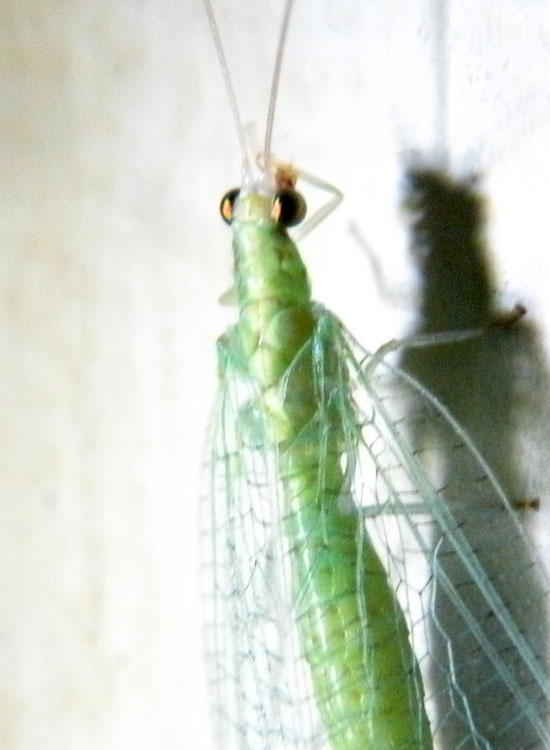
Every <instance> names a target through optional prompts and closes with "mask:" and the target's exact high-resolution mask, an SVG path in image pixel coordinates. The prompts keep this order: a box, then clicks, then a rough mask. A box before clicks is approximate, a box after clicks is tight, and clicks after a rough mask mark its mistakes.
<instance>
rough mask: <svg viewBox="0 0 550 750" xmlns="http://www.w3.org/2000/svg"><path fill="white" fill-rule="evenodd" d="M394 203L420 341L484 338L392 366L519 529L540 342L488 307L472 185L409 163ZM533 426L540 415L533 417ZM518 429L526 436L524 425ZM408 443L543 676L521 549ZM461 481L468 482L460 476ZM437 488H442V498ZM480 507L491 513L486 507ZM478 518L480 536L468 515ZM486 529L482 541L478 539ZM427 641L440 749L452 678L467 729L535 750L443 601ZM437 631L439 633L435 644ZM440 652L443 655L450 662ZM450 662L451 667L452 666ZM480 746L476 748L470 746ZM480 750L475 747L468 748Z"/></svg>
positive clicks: (533, 584) (457, 463)
mask: <svg viewBox="0 0 550 750" xmlns="http://www.w3.org/2000/svg"><path fill="white" fill-rule="evenodd" d="M404 205H405V207H406V209H408V211H409V212H411V225H410V248H411V252H412V254H413V257H414V260H415V263H416V267H417V270H418V274H419V277H420V305H419V310H418V319H417V323H416V328H415V330H414V331H413V333H412V336H413V338H414V336H415V335H418V334H426V333H431V332H436V331H438V332H441V331H456V330H462V331H465V330H470V329H483V330H484V331H485V332H484V333H483V335H481V336H478V337H475V338H472V339H470V340H466V341H461V342H458V343H456V342H455V343H449V344H445V345H441V346H433V347H422V348H410V349H404V350H402V353H401V357H400V367H401V368H402V369H404V370H406V371H407V372H408V373H410V374H411V375H413V376H414V377H415V378H416V379H417V380H418V381H419V382H420V383H422V385H423V386H424V387H426V388H427V389H428V390H429V391H430V392H431V393H432V394H434V395H435V396H436V397H437V398H438V399H439V400H440V401H441V402H442V403H443V404H444V405H445V407H446V408H447V409H448V410H449V411H450V412H451V413H452V414H453V416H454V417H455V418H456V419H457V420H458V421H459V422H460V423H461V424H462V426H463V427H464V428H465V429H466V430H467V432H468V433H469V435H470V436H471V438H472V440H473V442H474V443H475V444H476V445H477V447H478V448H479V450H480V451H481V453H482V455H483V456H484V458H485V459H486V461H487V463H488V465H489V466H490V467H491V468H492V469H493V471H494V473H495V475H496V477H497V479H498V480H499V482H500V483H501V485H502V487H503V489H504V490H505V492H506V494H507V496H508V497H509V498H510V500H511V503H512V506H513V507H514V508H515V513H516V514H517V516H518V517H519V519H520V521H521V522H522V523H523V524H525V525H527V526H529V525H531V524H533V523H534V522H535V519H536V516H537V513H536V499H534V498H528V497H526V474H525V466H523V465H522V461H523V462H525V457H524V453H525V451H524V450H522V439H523V437H524V435H523V436H522V435H521V434H518V424H519V425H520V426H522V427H523V429H524V430H525V429H526V427H525V424H526V422H527V420H530V423H531V424H532V423H533V415H536V414H538V415H540V414H541V413H544V412H546V418H547V417H548V407H547V406H546V405H545V404H541V403H537V399H538V398H541V396H539V395H538V394H543V395H542V398H544V399H545V401H546V397H545V395H544V394H547V393H548V392H549V385H550V383H549V377H548V373H547V372H546V371H545V368H544V366H543V365H541V364H540V362H541V361H542V359H541V356H540V347H539V344H538V335H537V331H536V329H535V326H534V324H533V323H532V322H531V321H530V320H529V316H528V315H527V316H525V317H522V318H521V319H515V318H516V317H518V316H516V315H514V314H507V313H502V312H501V311H499V310H498V309H497V306H496V304H495V300H494V294H493V289H494V286H495V285H494V282H493V278H492V273H491V269H490V266H489V262H488V259H487V247H486V242H485V237H484V232H485V223H486V217H485V203H484V199H483V197H482V195H481V194H480V191H479V189H478V178H476V177H470V178H467V179H456V178H454V177H453V176H451V175H450V174H449V173H448V172H446V171H445V170H443V169H438V168H432V167H428V166H423V165H419V164H414V165H412V166H409V168H408V170H407V172H406V180H405V198H404ZM539 419H540V416H539ZM527 429H529V428H528V427H527ZM412 432H413V434H412V435H411V439H412V441H413V445H414V448H415V450H416V451H418V453H419V454H422V453H423V452H425V451H426V449H427V448H429V446H431V445H433V444H434V443H436V444H437V452H438V457H439V464H440V469H439V471H440V486H441V487H442V488H444V489H443V491H442V492H441V496H442V498H443V499H444V501H445V502H446V503H448V504H452V506H453V514H454V515H455V517H456V518H458V521H459V526H460V527H461V528H462V530H463V531H464V533H465V534H466V535H467V537H468V542H469V544H470V545H471V547H472V548H473V549H474V550H476V552H477V554H478V558H479V560H480V562H481V563H482V565H483V567H484V569H485V571H486V573H487V575H488V577H489V579H490V581H491V582H492V583H493V585H494V586H495V588H496V589H497V591H498V594H499V595H500V597H501V599H502V601H503V602H504V604H505V606H506V607H507V608H508V609H509V611H510V612H511V613H512V616H513V618H514V621H515V623H516V624H517V627H518V629H519V631H520V632H521V633H522V634H523V636H524V637H525V639H526V641H527V643H528V644H529V646H530V647H531V649H532V652H533V654H534V655H535V659H536V661H538V663H539V664H540V665H541V666H542V667H543V669H544V671H546V672H548V655H547V643H548V635H549V625H548V621H547V617H548V610H547V607H548V591H547V585H546V584H545V583H544V581H542V580H541V578H540V576H539V572H538V570H537V569H535V568H534V567H533V566H532V565H531V566H530V564H529V561H528V560H527V553H528V550H527V549H526V545H525V543H524V539H523V538H522V537H519V536H518V533H517V530H516V529H515V526H514V523H513V519H512V518H510V515H509V514H508V513H505V512H504V509H503V508H501V509H499V507H498V503H495V501H494V498H491V500H490V501H488V500H487V498H486V497H484V489H483V487H484V485H483V481H482V479H483V478H482V477H480V481H479V483H478V484H479V486H476V487H472V486H471V483H470V484H468V485H466V484H464V483H463V482H462V483H461V477H463V476H464V473H465V472H464V468H465V465H464V461H467V460H468V458H467V456H465V455H463V454H465V453H467V452H466V451H463V452H461V456H460V459H459V460H456V459H457V452H458V451H457V446H456V444H455V442H453V439H452V438H451V437H450V436H449V435H448V434H444V433H443V431H439V430H438V427H437V425H434V423H422V422H419V423H418V424H417V425H416V426H415V427H414V428H413V431H412ZM466 473H467V472H466ZM445 488H449V489H448V491H447V490H446V489H445ZM489 505H491V506H495V507H488V506H489ZM477 516H479V517H482V516H484V517H485V519H486V521H487V517H488V516H489V517H490V522H489V523H487V522H484V523H483V524H481V527H482V529H483V532H481V531H480V530H479V529H478V528H477V526H476V523H475V519H476V517H477ZM488 528H489V529H490V530H491V537H492V538H491V539H487V538H484V537H485V536H487V529H488ZM437 557H438V564H439V565H440V566H442V568H443V570H444V573H445V574H446V575H447V576H449V578H450V579H451V581H452V583H453V585H454V586H455V587H457V588H458V589H459V590H461V591H462V594H463V597H464V599H465V600H466V602H467V604H468V608H469V610H470V613H471V615H472V616H473V618H474V619H475V621H476V622H477V623H478V624H479V625H480V626H481V627H482V629H483V632H484V633H485V634H486V635H487V636H488V638H489V639H490V642H491V643H492V644H493V645H494V646H495V648H496V650H497V652H498V655H499V657H500V663H501V665H502V666H503V668H504V669H508V670H510V672H511V673H512V674H513V675H514V677H515V679H516V680H517V682H518V684H520V685H521V686H522V688H523V689H524V690H525V693H526V695H527V696H528V698H529V701H530V702H532V704H533V705H535V706H536V711H537V714H538V715H539V716H540V717H541V720H542V721H544V722H546V723H547V722H548V707H547V703H546V701H545V700H544V699H543V696H542V694H541V691H540V688H539V687H538V686H537V685H535V684H534V683H532V682H530V679H531V678H530V677H527V676H526V675H527V673H528V670H522V664H523V656H522V655H520V654H518V653H517V652H515V650H514V649H513V648H510V645H509V641H508V640H507V638H506V637H505V634H503V633H502V632H501V629H500V626H499V625H498V624H496V622H495V620H496V618H495V617H494V616H493V615H494V613H493V612H492V611H490V610H489V609H488V608H487V604H486V603H484V599H483V597H482V596H480V595H479V591H478V590H476V586H475V585H472V583H471V582H468V581H467V580H464V568H463V567H462V566H461V565H460V564H459V563H458V562H457V560H456V556H455V555H453V553H452V552H451V548H450V547H446V544H445V540H444V541H443V543H442V544H441V545H440V548H439V549H438V550H437ZM432 607H433V612H432V618H431V622H432V623H433V626H432V631H433V632H432V633H431V635H430V640H431V644H430V652H431V657H432V658H431V660H430V664H432V665H433V666H432V667H431V673H430V677H429V679H430V681H431V683H432V690H433V694H434V696H435V704H436V706H437V715H438V717H440V718H441V726H440V730H439V738H440V745H441V747H444V748H447V747H458V746H459V745H460V747H465V746H464V745H462V744H460V740H461V737H462V736H463V735H462V733H461V729H460V727H459V726H457V725H455V724H454V722H453V721H452V719H451V720H443V718H442V717H448V716H450V715H451V714H452V710H451V708H452V707H451V706H450V699H449V697H448V696H449V695H450V692H449V691H448V690H446V684H447V683H448V681H449V679H451V680H453V681H454V680H457V682H459V683H460V687H461V690H462V691H463V692H464V694H465V696H466V699H467V702H468V704H469V706H470V708H471V710H472V712H473V713H474V714H475V717H474V723H475V724H476V726H477V727H479V728H480V730H481V734H482V735H483V736H484V737H486V738H487V739H488V741H489V742H490V747H494V748H498V750H508V749H510V750H512V748H515V749H517V748H519V747H521V748H539V747H541V745H540V735H539V734H537V732H536V730H535V729H533V727H532V724H531V722H530V721H529V720H528V719H527V718H526V717H525V715H522V714H521V712H519V713H518V712H517V709H516V713H515V714H514V709H512V708H511V707H512V704H513V696H511V690H510V687H509V685H507V684H506V681H505V680H504V679H502V678H501V675H500V674H498V670H497V669H495V664H494V663H493V662H491V660H490V659H488V658H487V657H486V655H485V654H484V651H483V648H482V647H481V646H480V644H479V643H478V642H476V639H475V638H474V637H473V636H472V635H471V633H468V632H466V630H467V629H466V628H465V627H464V621H463V620H461V618H460V617H457V616H456V610H453V607H452V606H450V603H449V600H448V599H447V598H446V595H445V594H444V593H442V592H439V594H438V595H437V596H436V597H435V598H434V602H433V604H432ZM441 633H445V636H444V637H443V636H442V635H441ZM449 643H450V644H452V653H453V656H452V658H451V659H450V657H449V649H448V646H449ZM451 661H452V663H451ZM479 746H480V747H481V746H483V747H485V745H484V744H482V745H479ZM467 747H468V748H470V747H478V745H477V744H476V745H470V744H468V745H467Z"/></svg>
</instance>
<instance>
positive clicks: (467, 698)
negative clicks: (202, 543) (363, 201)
mask: <svg viewBox="0 0 550 750" xmlns="http://www.w3.org/2000/svg"><path fill="white" fill-rule="evenodd" d="M319 321H320V325H321V324H322V325H325V326H328V328H329V329H330V331H331V335H332V336H333V337H334V342H335V350H336V352H337V354H338V356H339V357H340V359H341V361H342V365H343V371H345V372H346V373H349V377H348V376H346V377H342V378H341V379H338V381H337V382H334V383H333V384H332V385H331V388H333V389H334V402H333V403H338V399H339V398H340V396H339V393H338V392H339V391H341V390H346V389H348V390H347V395H349V389H351V400H352V402H353V406H354V408H353V409H352V410H350V409H348V406H347V404H348V397H347V395H346V397H345V398H340V403H341V408H342V415H341V419H342V422H343V423H344V424H345V425H346V427H347V430H346V432H347V433H348V434H349V435H350V446H349V448H348V450H347V451H346V452H345V456H344V457H343V459H342V460H343V461H345V463H346V470H347V473H348V476H349V487H348V489H349V492H347V493H346V497H341V498H339V502H340V503H343V504H346V503H348V504H349V508H350V512H355V511H357V510H358V509H360V512H362V513H363V514H364V516H365V528H366V534H367V537H368V539H369V540H370V541H371V542H372V544H373V545H374V546H375V548H376V550H377V552H378V556H379V557H380V559H381V560H382V562H383V564H384V567H385V569H386V571H387V575H388V576H389V579H390V581H391V582H392V585H393V588H394V590H395V592H396V596H397V599H398V601H399V604H400V606H401V609H402V611H403V612H404V613H405V617H406V620H407V626H408V631H409V638H410V641H411V643H412V645H413V648H414V652H415V654H416V658H417V661H418V663H419V665H420V668H421V671H422V678H423V683H424V692H425V704H426V711H427V713H428V716H429V719H430V726H431V731H432V735H433V741H434V747H437V748H441V750H448V749H449V748H453V749H455V748H456V749H458V748H461V749H464V750H466V749H467V750H470V749H471V748H472V749H473V748H493V750H502V749H503V748H508V747H510V748H512V747H514V748H519V747H521V748H545V747H548V746H550V735H549V733H548V727H547V719H548V703H549V700H548V698H549V696H548V692H549V690H550V681H549V680H548V676H547V674H548V670H547V654H546V642H547V637H546V636H547V623H546V617H547V605H548V585H547V583H546V581H545V579H544V577H543V575H542V572H541V568H540V566H539V565H538V563H537V562H536V560H534V559H533V556H532V555H531V552H530V546H529V542H528V540H527V538H526V536H525V534H524V532H523V530H522V527H521V525H520V523H519V522H518V518H517V515H518V513H517V511H515V510H514V509H513V508H512V507H511V505H510V503H509V501H508V500H507V498H506V496H505V495H504V493H503V492H502V490H501V489H500V487H499V485H498V483H497V481H496V479H495V478H494V477H493V475H492V474H491V471H490V469H489V467H488V466H486V465H485V463H484V462H483V459H482V458H481V456H479V454H478V453H477V451H476V449H475V447H474V446H473V445H472V444H471V441H470V440H469V438H468V436H467V434H466V433H465V432H464V431H463V430H461V428H460V427H459V426H458V425H457V424H456V423H455V422H454V421H453V419H452V417H451V416H450V415H449V414H448V413H447V412H446V410H445V409H444V408H443V407H442V406H441V404H439V402H438V401H437V400H436V399H434V398H433V397H431V396H430V394H429V393H427V392H426V391H425V390H424V389H423V388H422V387H421V386H419V384H418V383H416V382H415V381H414V380H412V379H411V378H410V377H408V376H407V375H406V374H404V373H402V372H400V371H399V370H397V369H396V368H392V367H390V366H389V365H387V364H386V363H385V362H384V361H381V360H377V359H376V357H374V358H369V357H368V356H367V355H365V353H364V352H363V351H362V350H361V349H360V347H359V346H358V345H357V344H356V342H355V341H353V339H352V338H351V336H349V334H347V332H346V331H345V330H344V329H343V327H342V326H341V324H340V323H339V322H338V321H337V320H336V319H335V318H334V317H333V316H332V315H330V313H328V312H326V311H324V310H322V309H320V310H319ZM222 369H223V377H222V388H221V392H220V398H219V401H218V404H217V407H216V415H215V420H214V430H213V435H212V443H211V445H212V451H211V458H210V461H209V465H208V476H209V487H208V495H209V501H208V503H205V510H206V511H207V513H208V515H209V519H208V520H207V523H206V526H205V536H206V543H207V546H209V548H210V554H209V556H208V560H207V563H206V567H207V568H208V570H207V571H206V579H207V581H208V583H209V590H208V591H207V604H208V631H209V639H208V641H209V658H210V661H211V667H212V674H213V694H214V696H215V698H214V702H215V714H216V730H217V736H218V746H220V747H223V748H224V749H225V748H229V749H230V750H232V749H233V748H243V749H246V750H249V749H250V750H252V749H254V750H256V748H261V749H262V750H264V749H265V750H267V749H268V748H269V749H270V750H271V749H272V748H289V749H290V748H292V749H298V748H299V749H300V750H323V749H326V750H329V748H332V747H333V745H332V744H331V741H332V742H334V738H333V739H332V740H331V739H330V737H329V736H328V735H329V734H330V732H327V731H326V730H325V729H323V727H322V722H321V721H320V718H319V715H318V712H317V708H316V706H315V701H314V699H313V695H312V686H311V681H310V676H309V668H308V665H307V664H306V662H305V660H304V658H303V657H302V646H301V642H300V638H299V636H298V633H297V629H296V627H295V619H296V610H297V603H296V596H295V594H293V589H292V586H291V580H290V579H291V572H290V570H289V563H288V550H287V548H286V542H285V535H284V533H283V530H282V516H283V512H284V511H283V505H282V497H281V490H280V487H279V482H278V477H277V456H276V451H275V449H274V447H273V445H272V443H270V438H269V429H268V427H267V425H266V424H265V421H264V419H263V417H262V414H261V410H259V409H257V408H256V405H257V403H258V398H257V395H258V394H257V393H255V392H254V388H253V387H252V385H251V384H250V383H249V382H247V381H246V379H245V378H244V377H243V376H242V375H241V374H240V371H239V367H238V363H236V362H234V361H233V360H232V358H231V356H230V355H228V353H227V352H226V359H225V362H224V367H223V368H222ZM317 427H318V429H319V431H320V432H319V435H320V442H322V441H321V436H322V432H323V424H322V423H319V424H318V425H317ZM426 427H427V429H426ZM358 559H359V560H360V559H361V557H360V556H358ZM312 564H315V561H312ZM358 575H361V576H363V575H364V571H358ZM365 618H366V619H367V618H368V612H365ZM364 625H365V626H366V622H365V623H364ZM358 750H360V749H359V748H358Z"/></svg>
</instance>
